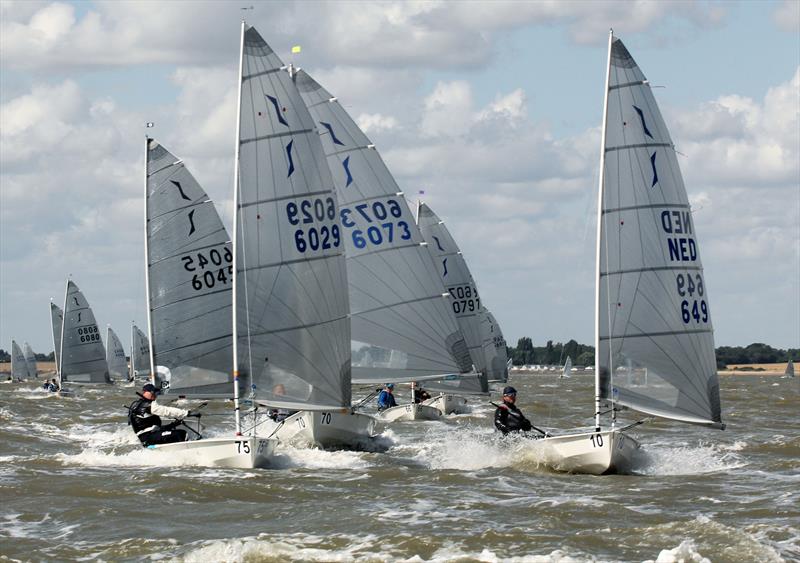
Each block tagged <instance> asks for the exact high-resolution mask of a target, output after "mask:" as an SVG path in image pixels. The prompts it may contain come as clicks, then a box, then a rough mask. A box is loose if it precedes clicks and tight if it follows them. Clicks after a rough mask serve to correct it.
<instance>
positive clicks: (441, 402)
mask: <svg viewBox="0 0 800 563" xmlns="http://www.w3.org/2000/svg"><path fill="white" fill-rule="evenodd" d="M417 225H418V226H419V230H420V233H421V234H422V238H423V239H425V242H426V243H427V246H426V247H427V249H428V251H429V252H430V253H431V256H432V258H433V261H434V262H435V264H436V267H437V270H438V273H439V276H440V278H441V280H442V283H443V284H444V287H445V289H446V290H447V291H448V292H449V293H450V300H449V303H450V308H451V310H452V314H453V316H454V317H455V319H456V321H457V322H458V326H459V328H460V329H461V333H462V334H463V335H464V341H465V342H466V344H467V350H469V355H470V358H471V360H472V365H473V366H474V368H475V370H476V371H477V373H478V374H477V375H476V376H462V377H457V376H456V377H451V378H449V379H444V380H440V381H433V382H429V383H426V385H425V388H426V389H427V390H428V391H434V392H439V396H437V397H432V398H430V399H428V400H427V401H425V402H424V404H426V405H431V406H433V407H436V408H438V409H439V410H440V411H442V413H443V414H450V413H464V412H467V411H468V410H469V407H468V406H467V400H466V399H465V398H464V395H472V396H481V395H483V396H488V393H489V382H488V374H487V366H486V359H487V358H486V355H485V354H484V337H483V326H482V325H483V322H484V320H485V318H486V307H485V306H484V304H483V301H482V299H481V297H480V296H479V295H478V286H477V284H476V283H475V279H474V278H473V277H472V272H470V270H469V266H468V265H467V261H466V260H465V259H464V256H463V255H462V253H461V249H460V248H459V247H458V244H457V243H456V241H455V239H454V238H453V236H452V235H451V234H450V231H449V230H448V228H447V226H446V225H445V224H444V221H442V220H441V219H439V216H438V215H436V213H434V211H433V210H432V209H431V208H430V206H429V205H428V204H426V203H424V202H422V201H421V200H418V201H417Z"/></svg>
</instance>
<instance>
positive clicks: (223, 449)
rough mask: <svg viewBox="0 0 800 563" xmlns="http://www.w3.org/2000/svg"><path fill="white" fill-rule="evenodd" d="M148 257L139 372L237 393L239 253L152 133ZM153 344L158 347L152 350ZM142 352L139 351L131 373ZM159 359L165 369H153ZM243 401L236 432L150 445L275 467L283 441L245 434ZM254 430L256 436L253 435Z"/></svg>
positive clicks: (208, 391)
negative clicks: (234, 293) (234, 326)
mask: <svg viewBox="0 0 800 563" xmlns="http://www.w3.org/2000/svg"><path fill="white" fill-rule="evenodd" d="M146 151H147V152H146V179H145V190H146V193H145V215H146V227H145V228H146V237H145V241H146V243H145V256H146V260H147V270H146V272H147V273H146V283H147V297H148V332H149V333H150V336H151V338H152V342H153V346H152V348H151V347H150V346H149V345H147V346H146V348H145V347H144V343H145V342H148V341H149V339H147V337H146V336H145V335H143V334H142V335H141V336H140V337H138V338H136V333H137V332H141V331H139V329H138V328H136V327H135V326H134V327H132V333H133V335H134V342H133V345H134V348H135V346H136V345H137V344H138V345H139V347H140V350H139V351H140V352H146V357H145V358H146V359H145V360H144V361H143V360H141V359H140V364H139V368H138V369H139V370H141V369H142V368H146V369H147V373H148V374H149V376H150V378H151V381H152V382H153V384H154V385H156V387H158V388H160V389H161V392H162V394H163V395H164V396H165V397H170V396H172V397H174V398H176V399H177V398H182V397H191V398H216V397H221V398H229V397H237V398H238V393H236V391H235V390H234V386H235V385H236V383H235V382H234V380H233V378H232V377H231V376H230V375H229V371H228V370H229V369H230V366H231V363H232V361H233V355H232V352H231V350H232V346H233V340H232V337H231V323H232V315H231V307H232V306H231V288H232V286H233V278H232V269H233V266H232V264H233V253H232V250H231V247H230V239H229V237H228V234H227V232H226V231H225V228H224V227H223V225H222V221H221V220H220V218H219V214H218V213H217V211H216V209H215V207H214V204H213V202H212V201H211V200H210V199H209V198H208V195H206V192H205V191H204V190H203V189H202V188H201V187H200V185H199V184H198V183H197V181H196V180H195V179H194V177H193V176H192V175H191V173H190V172H189V171H188V170H187V169H186V166H185V165H184V164H183V162H182V161H181V160H180V159H178V158H176V157H175V156H173V155H172V154H171V153H170V152H169V151H168V150H166V149H165V148H164V147H163V146H162V145H161V144H159V143H158V142H157V141H155V140H153V139H149V138H148V139H146ZM151 349H152V352H151ZM135 355H136V351H135V350H132V351H131V363H132V366H131V374H133V373H135V372H134V370H135V369H137V368H136V367H135V366H134V365H133V362H134V360H133V358H134V356H135ZM145 362H146V365H144V363H145ZM155 365H158V369H152V368H153V366H155ZM238 409H239V405H238V402H237V403H236V404H235V411H234V412H235V416H236V421H237V427H236V433H235V434H233V433H231V435H227V436H222V437H213V438H201V439H197V438H200V436H199V432H198V430H199V428H198V429H196V430H195V429H191V428H190V430H195V431H194V432H188V433H187V435H188V436H189V437H190V440H191V441H187V442H178V443H173V444H163V445H156V446H148V447H149V448H151V449H154V450H157V451H159V452H166V453H169V454H174V455H179V456H180V457H181V458H182V459H184V460H188V461H190V462H191V463H194V464H197V465H201V466H211V467H231V468H241V469H251V468H255V467H268V466H269V463H270V459H271V458H272V455H273V451H274V448H275V445H276V440H274V439H269V438H267V437H259V436H257V435H256V434H255V432H250V433H247V432H242V429H241V426H240V425H239V410H238ZM245 434H248V435H245Z"/></svg>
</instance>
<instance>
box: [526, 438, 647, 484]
mask: <svg viewBox="0 0 800 563" xmlns="http://www.w3.org/2000/svg"><path fill="white" fill-rule="evenodd" d="M536 447H537V448H541V453H542V454H543V457H544V464H545V465H547V466H548V467H550V468H552V469H555V470H556V471H566V472H569V473H588V474H589V475H603V474H605V473H626V472H629V471H630V469H631V468H632V467H633V466H634V458H635V456H636V452H637V451H639V449H640V448H641V445H640V444H639V442H637V441H636V440H635V439H633V438H631V437H630V436H628V435H627V434H624V433H622V432H620V431H619V430H601V431H600V432H591V431H590V432H578V433H575V434H566V435H562V436H552V437H549V438H541V439H539V440H537V441H536Z"/></svg>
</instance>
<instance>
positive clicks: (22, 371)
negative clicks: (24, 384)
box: [11, 340, 30, 381]
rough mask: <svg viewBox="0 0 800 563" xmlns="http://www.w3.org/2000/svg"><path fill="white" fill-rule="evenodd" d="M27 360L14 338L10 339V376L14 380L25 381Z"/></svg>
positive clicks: (26, 377) (27, 375)
mask: <svg viewBox="0 0 800 563" xmlns="http://www.w3.org/2000/svg"><path fill="white" fill-rule="evenodd" d="M29 373H30V371H29V370H28V362H27V361H26V360H25V354H24V353H23V352H22V348H20V347H19V344H17V342H16V340H12V341H11V377H12V378H13V379H14V381H25V380H26V379H28V377H29Z"/></svg>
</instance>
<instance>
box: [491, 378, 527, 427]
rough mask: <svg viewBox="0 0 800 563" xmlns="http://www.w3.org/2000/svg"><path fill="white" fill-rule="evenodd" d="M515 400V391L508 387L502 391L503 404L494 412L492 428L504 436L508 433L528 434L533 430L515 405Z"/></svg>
mask: <svg viewBox="0 0 800 563" xmlns="http://www.w3.org/2000/svg"><path fill="white" fill-rule="evenodd" d="M516 400H517V390H516V389H514V388H513V387H511V386H510V385H509V386H508V387H506V388H505V389H503V402H502V403H501V404H500V405H497V410H495V411H494V427H495V428H497V429H498V430H499V431H500V432H502V433H503V435H504V436H505V435H507V434H508V433H509V432H520V431H522V432H528V431H529V430H532V429H533V425H532V424H531V421H530V420H528V419H527V418H525V415H523V414H522V411H521V410H519V407H517V405H516V404H515V402H516Z"/></svg>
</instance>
